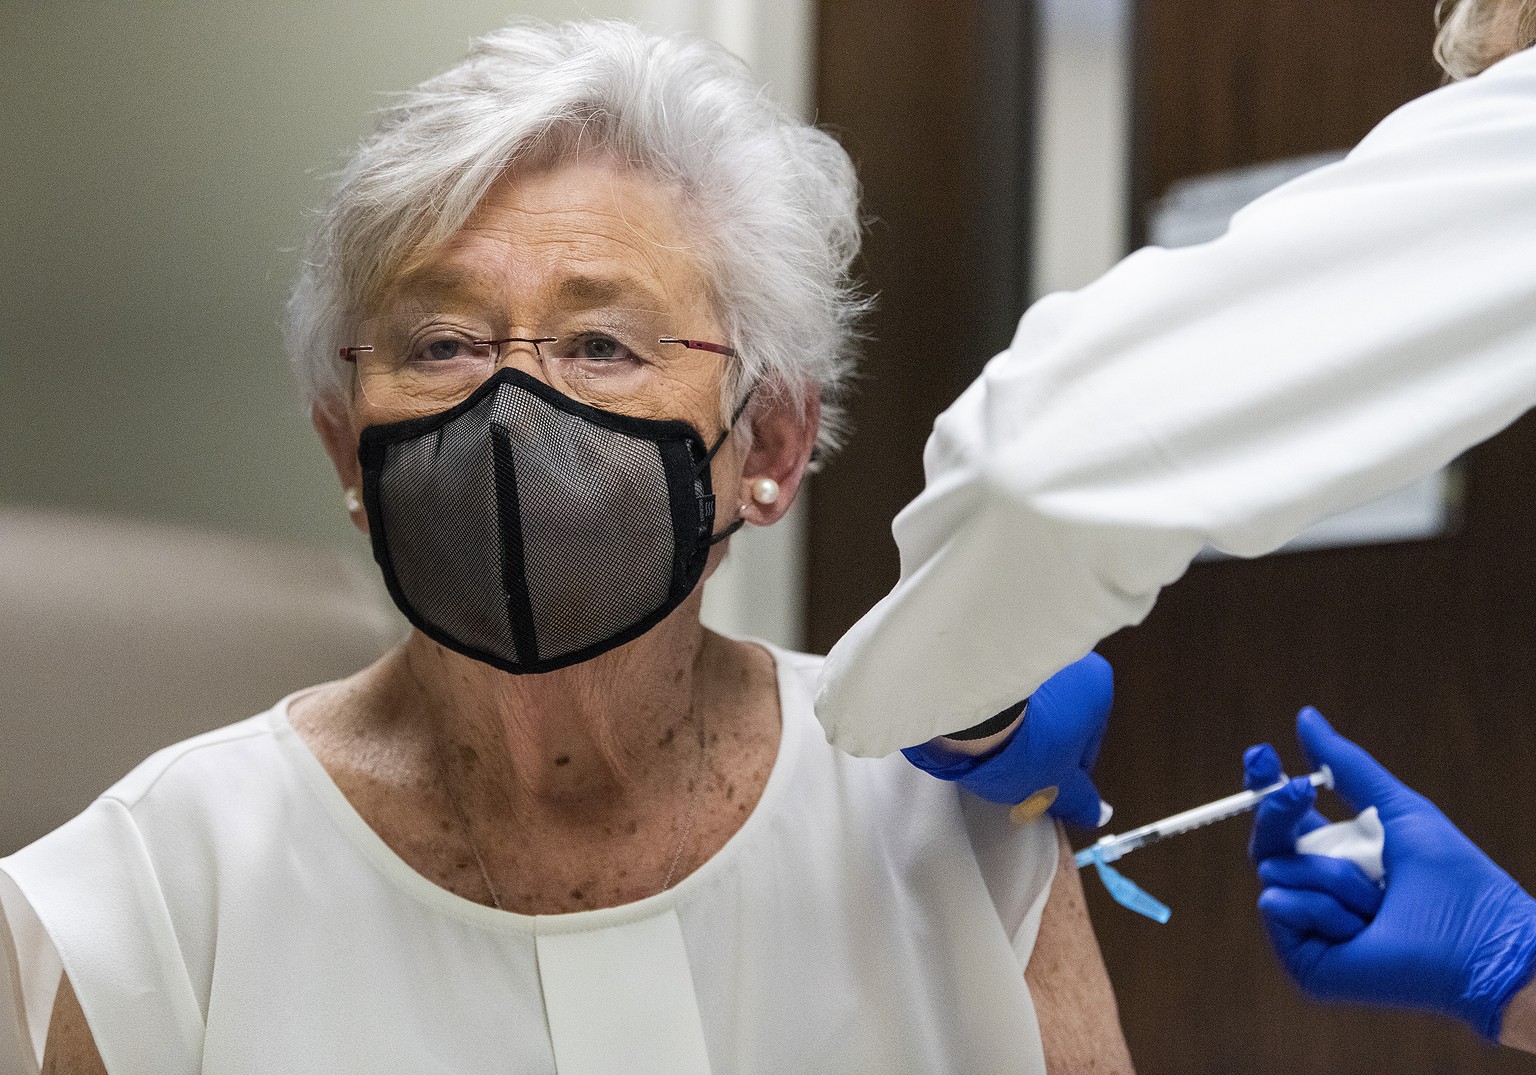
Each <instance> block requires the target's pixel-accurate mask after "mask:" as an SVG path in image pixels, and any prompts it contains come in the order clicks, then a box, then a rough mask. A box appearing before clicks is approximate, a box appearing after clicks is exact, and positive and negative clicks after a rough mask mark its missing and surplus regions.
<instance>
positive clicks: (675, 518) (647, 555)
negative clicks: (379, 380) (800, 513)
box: [358, 367, 745, 674]
mask: <svg viewBox="0 0 1536 1075" xmlns="http://www.w3.org/2000/svg"><path fill="white" fill-rule="evenodd" d="M744 406H745V404H743V407H744ZM740 414H741V411H740V410H738V411H737V413H736V416H735V417H733V418H732V421H731V424H732V425H734V424H735V419H736V418H738V417H740ZM729 433H730V427H727V428H726V430H725V431H724V432H722V433H721V434H720V437H719V439H718V440H716V441H715V443H714V445H713V446H712V447H706V446H705V443H704V439H703V438H702V437H701V436H700V435H699V433H698V431H697V430H695V429H694V428H693V426H691V425H689V424H688V423H687V422H681V421H655V420H651V419H644V418H630V417H627V416H625V415H621V414H614V413H612V412H610V411H604V410H599V409H597V408H596V407H589V406H587V405H586V404H584V403H579V402H577V401H576V400H574V399H571V398H570V397H569V396H566V395H563V394H562V393H560V392H557V391H556V390H555V389H553V388H551V387H549V386H548V385H546V384H544V383H543V382H542V381H539V380H538V379H536V378H534V377H531V376H529V375H528V374H526V373H523V372H522V371H521V370H516V369H512V368H510V367H507V368H503V369H501V370H498V371H497V372H496V373H495V374H493V375H492V376H491V377H490V379H488V380H487V381H486V382H485V383H484V384H482V385H481V386H480V387H479V388H477V389H476V390H475V391H474V393H473V394H471V395H470V396H469V397H468V398H467V399H465V400H464V401H463V402H462V403H460V404H458V405H457V406H454V407H452V408H450V409H449V410H446V411H443V412H442V413H440V414H433V415H427V416H426V417H423V418H413V419H409V420H407V421H403V422H393V423H390V424H388V425H378V426H370V427H369V428H367V429H365V430H363V432H362V437H361V443H360V444H359V447H358V457H359V459H360V460H361V461H362V469H363V503H364V505H365V506H366V508H367V511H368V528H369V531H370V537H371V540H372V542H373V556H374V559H375V560H377V561H378V563H379V567H380V568H382V569H383V571H384V581H385V583H386V584H387V585H388V587H389V592H390V595H391V596H392V597H393V598H394V599H395V604H397V605H399V606H400V610H401V611H402V612H404V613H405V616H406V618H407V619H409V620H410V621H411V623H412V624H414V625H415V626H416V627H417V628H418V629H420V630H421V632H422V633H423V634H425V635H427V636H428V637H430V638H432V639H434V640H436V641H437V642H440V643H442V644H443V645H444V646H447V647H448V648H449V649H452V650H456V651H457V652H459V653H462V654H464V655H466V656H468V657H473V658H475V659H476V660H479V661H484V662H485V663H486V664H490V665H494V666H495V667H497V668H500V669H503V670H504V671H507V672H512V673H514V674H521V673H525V672H548V671H550V670H552V669H555V668H563V667H565V666H567V665H572V664H577V663H579V662H581V661H585V660H589V659H590V658H592V657H596V656H597V655H598V654H600V653H605V652H607V651H608V650H610V649H613V648H614V647H616V646H621V645H623V644H624V643H625V642H628V641H630V640H631V639H634V638H637V637H639V636H640V635H642V634H644V633H645V632H646V631H648V630H650V629H651V628H652V627H654V626H655V625H656V624H657V623H659V622H660V621H661V620H662V619H663V618H664V617H666V615H667V614H668V613H670V612H671V611H672V610H673V609H675V608H676V607H677V606H678V605H679V604H681V603H682V602H683V600H684V599H686V598H687V597H688V595H689V594H690V593H692V592H693V589H694V587H695V586H697V585H698V583H699V579H700V578H701V577H702V576H703V574H704V566H705V562H706V561H707V560H708V558H709V548H710V546H711V545H713V544H715V543H716V542H718V541H721V540H723V539H725V538H726V537H728V536H730V535H731V534H732V533H734V532H735V531H736V530H737V529H739V528H740V526H741V521H740V520H738V521H737V522H735V523H733V524H731V525H730V526H729V527H727V528H726V529H725V530H724V531H722V532H721V533H719V534H715V533H714V520H715V497H714V494H713V492H712V490H711V487H710V472H709V464H710V460H711V459H713V458H714V454H715V452H716V451H718V450H719V448H720V445H721V444H723V443H724V442H725V438H726V436H727V435H729Z"/></svg>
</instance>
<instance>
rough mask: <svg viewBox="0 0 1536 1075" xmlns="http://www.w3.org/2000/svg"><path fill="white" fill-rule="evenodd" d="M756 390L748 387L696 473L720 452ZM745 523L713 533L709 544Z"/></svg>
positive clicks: (743, 520) (740, 521) (714, 543)
mask: <svg viewBox="0 0 1536 1075" xmlns="http://www.w3.org/2000/svg"><path fill="white" fill-rule="evenodd" d="M756 391H757V385H755V384H754V385H753V386H752V387H751V388H749V389H747V394H746V395H745V396H743V397H742V400H741V405H740V406H738V407H737V408H736V412H735V413H734V414H732V415H731V420H730V421H729V422H727V423H726V426H725V428H724V429H723V430H721V431H720V436H719V438H718V439H716V441H715V446H714V447H713V448H711V449H710V450H709V451H707V452H705V453H704V460H703V462H701V463H700V464H699V465H698V467H696V468H695V469H694V473H695V474H701V473H703V472H704V470H705V469H706V468H707V467H708V466H709V464H710V463H711V462H712V461H713V460H714V458H715V453H716V452H718V451H719V450H720V446H721V445H722V444H724V443H725V438H726V437H729V436H730V435H731V430H733V429H735V428H736V423H737V422H739V421H741V416H742V415H743V414H746V413H747V404H748V403H751V402H752V393H753V392H756ZM745 525H747V520H745V519H737V520H736V521H735V522H734V523H732V524H731V525H730V526H727V527H726V528H725V529H724V530H722V531H720V532H719V533H718V534H711V535H710V536H709V544H711V545H718V544H720V542H722V541H724V540H725V539H726V538H728V537H730V536H731V535H732V534H734V533H735V532H736V531H738V530H740V529H741V528H742V527H743V526H745Z"/></svg>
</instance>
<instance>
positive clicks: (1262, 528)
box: [816, 51, 1536, 755]
mask: <svg viewBox="0 0 1536 1075" xmlns="http://www.w3.org/2000/svg"><path fill="white" fill-rule="evenodd" d="M1533 404H1536V51H1528V52H1525V53H1521V54H1518V55H1516V56H1514V57H1512V58H1510V59H1508V60H1505V61H1504V62H1502V63H1500V64H1498V65H1496V66H1495V67H1493V68H1492V69H1490V70H1489V71H1487V72H1486V73H1484V74H1483V75H1480V76H1479V77H1477V78H1475V79H1472V80H1469V81H1467V82H1462V83H1458V84H1456V85H1452V86H1448V87H1445V88H1443V89H1440V90H1437V91H1435V92H1434V93H1431V94H1428V95H1427V96H1425V97H1423V98H1421V99H1419V100H1417V101H1414V102H1413V103H1411V104H1409V105H1407V106H1405V107H1404V108H1402V109H1400V110H1399V111H1397V112H1396V113H1394V114H1393V115H1391V116H1389V117H1388V118H1387V119H1386V120H1385V121H1383V122H1382V123H1381V125H1380V126H1379V127H1377V128H1376V130H1375V131H1373V132H1372V133H1371V134H1370V136H1369V137H1367V138H1366V139H1365V141H1363V142H1362V143H1361V144H1360V145H1359V146H1358V147H1357V148H1356V149H1355V151H1354V152H1353V153H1351V154H1350V155H1349V157H1348V158H1347V159H1346V160H1344V161H1343V162H1341V163H1339V164H1336V165H1333V166H1331V167H1327V168H1323V169H1321V170H1319V171H1316V172H1313V173H1311V174H1308V175H1306V176H1303V177H1302V178H1300V179H1298V180H1296V181H1294V182H1292V183H1289V184H1287V185H1286V186H1284V187H1281V188H1280V189H1279V190H1277V191H1275V192H1274V193H1272V194H1270V195H1268V196H1266V197H1264V198H1261V199H1260V200H1259V201H1257V202H1255V203H1254V204H1253V205H1251V206H1249V207H1248V208H1247V209H1244V210H1243V211H1242V212H1241V213H1239V214H1238V215H1237V217H1236V218H1234V220H1233V223H1232V226H1231V228H1230V230H1229V231H1228V233H1227V234H1226V235H1225V236H1223V237H1222V238H1220V239H1218V240H1216V241H1214V242H1211V243H1207V244H1205V245H1203V246H1197V247H1190V248H1187V249H1182V250H1160V249H1146V250H1142V251H1140V252H1138V253H1136V254H1133V255H1132V256H1131V257H1129V258H1127V259H1126V260H1125V261H1123V262H1121V264H1120V265H1118V266H1117V267H1116V268H1114V269H1113V270H1111V271H1110V272H1109V273H1107V274H1106V275H1105V276H1104V277H1103V278H1101V279H1100V280H1098V281H1096V282H1095V283H1094V284H1092V285H1090V286H1089V287H1086V288H1084V289H1083V290H1081V291H1078V292H1076V293H1073V294H1059V295H1052V296H1049V297H1047V298H1045V299H1042V300H1041V301H1040V302H1039V303H1037V304H1036V305H1035V306H1034V307H1033V308H1032V309H1031V310H1030V311H1029V312H1028V313H1027V314H1026V315H1025V317H1024V319H1023V321H1022V322H1021V323H1020V325H1019V330H1018V334H1017V335H1016V336H1015V337H1014V340H1013V343H1012V345H1011V346H1010V347H1009V348H1008V350H1006V351H1004V352H1003V353H1002V354H1000V355H998V356H997V357H996V358H994V359H993V360H992V361H991V362H990V363H989V364H988V365H987V368H986V370H985V371H984V372H983V373H982V375H981V377H980V378H979V379H978V380H977V381H976V382H975V383H974V384H972V385H971V386H970V388H968V389H967V390H966V391H965V393H964V394H963V395H962V396H961V397H960V399H959V400H957V401H956V402H955V404H954V405H953V406H952V407H950V408H949V410H948V411H946V412H945V413H944V414H943V415H941V416H940V417H939V419H938V422H937V424H936V425H935V427H934V432H933V436H932V437H931V438H930V439H929V441H928V447H927V451H926V453H925V456H924V463H925V467H926V471H927V488H926V489H924V491H923V493H922V494H921V495H920V496H919V497H918V498H917V499H916V500H914V501H913V502H912V503H911V504H910V505H908V506H907V508H906V509H905V510H903V511H902V513H901V514H900V515H899V516H897V518H896V522H895V524H894V527H893V530H894V533H895V536H896V541H897V544H898V545H899V546H900V548H901V581H900V582H899V583H898V584H897V586H896V588H895V589H894V590H893V591H892V592H891V593H890V594H889V595H888V596H887V597H886V598H885V599H884V600H883V601H881V602H880V603H879V604H878V605H877V606H875V608H874V609H873V610H872V611H870V612H869V614H868V615H866V616H865V617H864V618H863V619H862V620H860V621H859V622H858V623H857V624H855V625H854V627H853V629H852V630H851V631H849V632H848V634H847V635H846V636H844V637H843V639H842V640H841V641H839V642H838V644H837V645H836V646H835V647H833V649H832V652H831V655H830V657H829V659H828V661H827V664H826V667H825V670H824V672H823V676H822V680H821V684H820V688H819V692H818V697H817V705H816V708H817V715H818V716H819V717H820V718H821V721H822V723H823V725H824V726H825V728H826V730H827V733H828V737H829V738H830V739H831V740H832V741H833V742H834V743H836V744H837V745H838V746H840V747H842V748H843V749H845V750H848V751H850V752H852V753H854V754H860V755H879V754H885V753H889V752H891V751H893V750H896V749H897V748H899V747H903V746H909V745H911V744H914V743H919V742H922V741H924V740H927V739H929V738H931V737H933V736H935V735H940V734H943V733H945V732H948V731H954V730H957V729H961V728H967V727H970V726H972V725H974V724H976V723H978V722H980V721H982V720H984V719H985V718H987V717H988V716H991V715H992V714H994V713H996V712H998V711H999V710H1002V709H1004V708H1006V707H1007V706H1008V705H1010V704H1012V703H1013V702H1016V701H1017V700H1018V699H1020V698H1023V697H1025V696H1027V695H1028V694H1030V693H1031V692H1032V691H1033V690H1034V689H1035V688H1036V687H1037V686H1039V685H1040V683H1042V682H1043V681H1044V680H1045V679H1046V678H1047V677H1049V676H1050V675H1052V674H1053V673H1055V672H1056V671H1057V670H1058V669H1060V668H1062V667H1064V666H1065V665H1067V664H1068V663H1070V662H1071V661H1073V660H1075V659H1077V658H1079V657H1081V656H1082V655H1083V654H1084V653H1086V652H1087V651H1088V650H1089V649H1090V648H1092V647H1093V645H1094V644H1095V643H1097V642H1098V641H1099V639H1101V638H1103V637H1105V636H1106V635H1108V634H1110V633H1112V632H1114V631H1116V630H1118V629H1119V628H1121V627H1123V626H1125V625H1127V624H1134V623H1139V622H1140V621H1141V620H1142V618H1143V617H1145V616H1146V614H1147V613H1148V612H1149V611H1150V610H1151V608H1152V604H1153V602H1154V601H1155V600H1156V598H1157V594H1158V591H1159V590H1160V589H1161V588H1162V587H1164V586H1166V585H1168V584H1169V583H1171V582H1173V581H1174V580H1175V579H1177V578H1178V577H1179V576H1180V575H1182V574H1183V573H1184V571H1185V569H1186V567H1187V566H1188V565H1189V562H1190V561H1191V559H1193V557H1194V556H1195V555H1196V553H1198V552H1199V551H1200V549H1201V548H1202V547H1203V546H1204V545H1206V544H1207V543H1209V544H1210V545H1212V546H1214V547H1216V548H1217V549H1220V550H1222V551H1224V552H1228V553H1232V554H1234V555H1237V556H1258V555H1262V554H1263V553H1266V552H1269V551H1272V550H1273V549H1275V548H1277V547H1279V546H1280V545H1282V544H1284V543H1285V542H1286V541H1288V540H1290V539H1291V538H1292V537H1294V536H1295V535H1296V534H1298V533H1299V532H1300V531H1302V530H1303V529H1305V528H1306V527H1307V526H1309V525H1311V524H1312V523H1313V522H1315V521H1316V520H1318V519H1320V518H1323V517H1324V516H1327V515H1330V514H1333V513H1336V512H1339V511H1342V510H1344V509H1347V508H1350V507H1352V506H1354V505H1357V504H1360V503H1363V502H1365V501H1368V500H1371V499H1373V498H1375V497H1377V496H1380V495H1382V494H1385V493H1387V492H1389V491H1391V490H1392V489H1394V488H1396V487H1398V486H1400V485H1403V484H1405V483H1407V482H1409V481H1411V480H1413V479H1414V478H1417V477H1419V476H1421V475H1423V474H1426V473H1428V472H1430V471H1433V470H1435V469H1436V468H1438V467H1440V466H1443V465H1444V464H1445V463H1447V462H1449V461H1450V460H1451V459H1452V458H1454V457H1455V456H1456V455H1457V454H1459V453H1460V452H1462V451H1463V450H1465V449H1466V448H1467V447H1469V446H1471V445H1473V444H1476V443H1477V442H1478V441H1481V440H1483V439H1485V438H1487V437H1489V436H1491V435H1493V434H1494V433H1496V432H1498V431H1499V430H1500V429H1502V428H1503V427H1504V426H1506V425H1508V424H1509V423H1510V422H1512V421H1514V420H1515V419H1516V418H1518V417H1519V416H1520V415H1521V414H1522V413H1524V412H1525V411H1526V410H1527V409H1529V408H1530V407H1531V406H1532V405H1533ZM1530 477H1531V480H1532V481H1536V475H1532V476H1530Z"/></svg>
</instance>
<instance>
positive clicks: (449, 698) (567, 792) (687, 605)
mask: <svg viewBox="0 0 1536 1075" xmlns="http://www.w3.org/2000/svg"><path fill="white" fill-rule="evenodd" d="M700 596H701V595H700V592H699V591H695V593H694V595H693V596H692V597H690V598H689V600H687V601H685V602H684V603H683V604H682V605H681V606H679V608H678V609H677V610H675V611H674V612H673V613H672V614H671V615H670V616H668V617H667V618H666V619H665V620H663V621H662V622H661V623H660V624H658V625H657V626H656V627H654V628H652V629H651V630H650V631H648V632H646V633H645V634H643V635H641V636H640V637H639V638H637V639H635V640H634V641H632V642H629V643H627V644H626V645H623V646H620V647H618V648H616V649H613V650H610V651H608V652H607V653H604V654H601V655H600V656H598V657H595V658H593V659H591V660H589V661H584V662H582V663H581V664H576V665H571V666H569V667H567V668H561V669H557V670H555V671H553V672H545V673H540V674H536V675H520V676H515V675H511V674H509V673H506V672H503V671H501V670H499V669H496V668H492V667H491V666H489V665H486V664H482V663H481V662H479V661H476V660H474V659H472V658H469V657H465V656H463V655H462V654H459V653H455V652H453V651H452V650H448V649H446V648H444V647H443V646H440V645H438V644H437V643H436V642H433V641H432V640H430V639H428V638H427V637H426V636H424V635H422V634H420V633H419V632H415V633H413V634H412V636H411V638H410V640H409V641H408V642H407V643H406V645H405V647H404V649H403V651H402V653H401V657H400V662H401V668H400V670H399V674H400V675H401V676H402V677H403V678H404V680H405V682H404V683H403V685H402V686H403V689H404V690H405V691H406V692H407V696H408V697H410V698H411V699H412V702H413V707H415V708H418V709H419V715H420V717H421V718H422V728H423V733H424V734H429V735H432V736H434V737H435V739H436V744H435V745H436V749H437V750H438V751H439V752H440V757H441V768H442V769H443V774H442V775H443V776H444V778H445V779H446V780H448V781H451V782H452V783H453V784H454V785H455V786H456V787H462V788H463V789H464V792H465V794H466V796H467V797H468V798H471V799H473V800H476V801H480V802H487V803H492V804H494V805H495V807H496V808H497V809H498V810H508V811H511V812H513V814H515V815H517V816H537V815H546V816H547V815H550V814H560V815H566V816H569V817H571V818H572V819H573V820H579V819H581V818H583V817H586V818H599V817H601V816H602V815H603V814H604V813H605V812H608V811H611V810H614V809H618V808H626V809H634V808H636V807H637V806H642V805H643V804H644V803H646V802H647V801H648V800H651V799H654V798H657V797H661V798H667V797H668V796H670V795H672V794H673V793H674V792H675V790H676V787H677V785H678V779H679V773H680V772H683V771H686V770H688V769H689V767H692V766H696V765H697V762H698V758H699V750H700V748H699V743H700V735H701V732H700V729H701V728H702V722H703V719H704V709H705V707H704V705H703V704H702V703H703V701H704V699H702V698H701V697H700V685H701V682H702V678H703V677H701V675H700V669H701V666H702V664H703V663H704V662H705V661H706V659H707V653H708V650H709V644H708V643H707V638H706V633H705V632H704V630H703V628H702V626H701V625H700V623H699V616H698V609H699V604H700Z"/></svg>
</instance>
